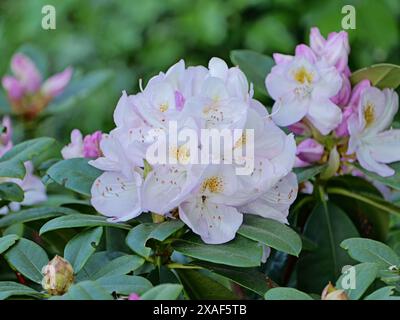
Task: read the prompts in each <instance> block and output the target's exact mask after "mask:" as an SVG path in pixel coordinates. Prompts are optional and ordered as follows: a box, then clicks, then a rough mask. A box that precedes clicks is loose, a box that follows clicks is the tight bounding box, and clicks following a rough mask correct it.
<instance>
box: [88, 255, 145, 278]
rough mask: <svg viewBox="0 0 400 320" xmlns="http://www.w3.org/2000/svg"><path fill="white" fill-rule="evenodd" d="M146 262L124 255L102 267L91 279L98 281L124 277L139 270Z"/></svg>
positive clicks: (137, 257)
mask: <svg viewBox="0 0 400 320" xmlns="http://www.w3.org/2000/svg"><path fill="white" fill-rule="evenodd" d="M144 262H145V261H144V259H142V258H140V257H139V256H135V255H123V256H121V257H118V258H115V259H113V260H111V261H110V262H108V263H107V264H106V265H104V266H102V267H101V268H100V269H99V270H98V271H97V272H96V273H94V274H93V276H91V278H92V279H95V280H96V279H100V278H102V277H109V276H118V275H124V274H127V273H129V272H131V271H134V270H136V269H138V268H139V267H140V266H142V265H143V264H144Z"/></svg>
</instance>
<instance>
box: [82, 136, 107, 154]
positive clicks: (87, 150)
mask: <svg viewBox="0 0 400 320" xmlns="http://www.w3.org/2000/svg"><path fill="white" fill-rule="evenodd" d="M102 137H103V134H102V133H101V131H96V132H94V133H92V134H88V135H87V136H86V137H85V138H84V139H83V156H84V157H85V158H98V157H100V156H101V154H102V153H101V150H100V141H101V138H102Z"/></svg>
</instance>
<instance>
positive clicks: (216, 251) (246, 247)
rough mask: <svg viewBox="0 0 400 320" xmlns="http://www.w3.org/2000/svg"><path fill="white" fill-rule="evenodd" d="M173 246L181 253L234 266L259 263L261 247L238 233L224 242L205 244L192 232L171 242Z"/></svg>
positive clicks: (256, 264) (257, 264) (254, 265)
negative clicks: (230, 239)
mask: <svg viewBox="0 0 400 320" xmlns="http://www.w3.org/2000/svg"><path fill="white" fill-rule="evenodd" d="M173 248H174V249H175V250H176V251H178V252H180V253H182V254H183V255H186V256H189V257H192V258H195V259H199V260H204V261H209V262H213V263H220V264H225V265H230V266H235V267H256V266H259V265H260V263H261V257H262V248H261V246H260V245H259V244H258V243H257V242H255V241H251V240H249V239H247V238H245V237H242V236H240V235H236V237H235V239H234V240H232V241H230V242H228V243H224V244H217V245H210V244H205V243H204V242H203V241H202V240H201V239H200V238H199V237H198V236H195V235H193V234H191V235H188V236H186V237H184V238H182V239H179V240H176V241H175V242H174V243H173Z"/></svg>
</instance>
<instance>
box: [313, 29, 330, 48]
mask: <svg viewBox="0 0 400 320" xmlns="http://www.w3.org/2000/svg"><path fill="white" fill-rule="evenodd" d="M325 43H326V40H325V38H324V37H323V36H322V35H321V32H320V31H319V29H318V28H317V27H313V28H311V31H310V47H311V49H313V50H314V52H317V53H319V52H321V51H322V49H323V48H324V46H325Z"/></svg>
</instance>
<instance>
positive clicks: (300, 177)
mask: <svg viewBox="0 0 400 320" xmlns="http://www.w3.org/2000/svg"><path fill="white" fill-rule="evenodd" d="M325 168H326V165H324V164H323V165H319V166H313V167H306V168H294V169H293V172H294V173H295V174H296V176H297V183H299V184H300V183H302V182H306V181H308V180H310V179H311V178H313V177H315V176H316V175H317V174H319V173H321V172H322V171H324V169H325Z"/></svg>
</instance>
